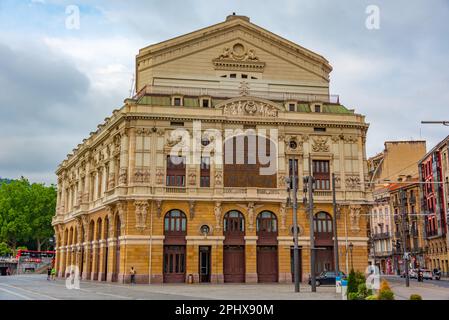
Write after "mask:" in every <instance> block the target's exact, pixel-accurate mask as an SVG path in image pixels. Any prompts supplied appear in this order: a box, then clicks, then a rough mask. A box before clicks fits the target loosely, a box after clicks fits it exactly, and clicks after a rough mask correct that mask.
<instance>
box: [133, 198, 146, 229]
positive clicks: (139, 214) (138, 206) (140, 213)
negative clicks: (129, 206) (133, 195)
mask: <svg viewBox="0 0 449 320" xmlns="http://www.w3.org/2000/svg"><path fill="white" fill-rule="evenodd" d="M134 206H135V213H136V229H137V230H139V231H143V230H145V222H146V219H147V214H148V206H149V204H148V201H134Z"/></svg>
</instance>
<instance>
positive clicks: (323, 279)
mask: <svg viewBox="0 0 449 320" xmlns="http://www.w3.org/2000/svg"><path fill="white" fill-rule="evenodd" d="M340 277H342V279H346V275H345V273H344V272H342V271H340ZM335 278H336V272H335V271H323V272H321V273H320V274H319V275H317V276H316V278H315V281H316V285H317V286H320V285H322V284H323V285H326V284H327V285H335ZM311 283H312V281H311V278H310V276H309V285H310V284H311Z"/></svg>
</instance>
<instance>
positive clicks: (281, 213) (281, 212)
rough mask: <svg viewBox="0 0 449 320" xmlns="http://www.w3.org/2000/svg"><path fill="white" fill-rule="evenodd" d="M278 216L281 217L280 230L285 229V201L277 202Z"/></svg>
mask: <svg viewBox="0 0 449 320" xmlns="http://www.w3.org/2000/svg"><path fill="white" fill-rule="evenodd" d="M279 216H280V218H281V225H280V227H279V228H280V230H281V231H285V229H286V228H287V227H286V225H285V223H286V221H287V210H286V204H285V202H281V203H280V204H279Z"/></svg>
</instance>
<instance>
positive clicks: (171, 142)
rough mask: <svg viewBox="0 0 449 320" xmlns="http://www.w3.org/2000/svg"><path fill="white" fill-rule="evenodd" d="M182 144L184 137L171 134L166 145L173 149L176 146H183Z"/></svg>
mask: <svg viewBox="0 0 449 320" xmlns="http://www.w3.org/2000/svg"><path fill="white" fill-rule="evenodd" d="M181 144H182V135H176V134H171V133H170V136H169V137H168V138H167V141H166V143H165V145H166V146H167V147H169V148H172V147H174V146H176V145H178V146H181Z"/></svg>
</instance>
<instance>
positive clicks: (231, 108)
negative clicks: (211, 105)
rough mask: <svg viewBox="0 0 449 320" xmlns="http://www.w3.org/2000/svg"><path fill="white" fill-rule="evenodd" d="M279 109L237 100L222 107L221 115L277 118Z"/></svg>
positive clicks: (256, 102)
mask: <svg viewBox="0 0 449 320" xmlns="http://www.w3.org/2000/svg"><path fill="white" fill-rule="evenodd" d="M278 112H279V109H278V108H276V107H274V106H273V105H270V104H268V103H265V102H262V101H255V100H237V101H232V102H229V103H227V104H225V105H224V106H223V114H224V115H231V116H261V117H272V118H274V117H277V116H278Z"/></svg>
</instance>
